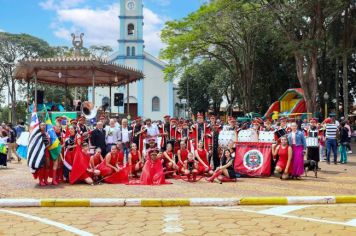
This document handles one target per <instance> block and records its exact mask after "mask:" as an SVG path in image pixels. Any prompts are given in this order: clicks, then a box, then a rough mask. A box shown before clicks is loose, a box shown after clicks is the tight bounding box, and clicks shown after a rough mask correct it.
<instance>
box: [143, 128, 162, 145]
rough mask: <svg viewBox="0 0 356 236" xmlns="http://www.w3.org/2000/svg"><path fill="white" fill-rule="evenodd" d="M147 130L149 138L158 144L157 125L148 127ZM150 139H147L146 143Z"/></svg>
mask: <svg viewBox="0 0 356 236" xmlns="http://www.w3.org/2000/svg"><path fill="white" fill-rule="evenodd" d="M145 128H146V129H147V136H149V137H152V138H154V139H155V140H156V143H157V136H158V134H159V130H158V127H157V125H155V124H151V126H150V127H148V126H147V125H146V126H145ZM148 139H149V138H148V137H147V138H146V141H148Z"/></svg>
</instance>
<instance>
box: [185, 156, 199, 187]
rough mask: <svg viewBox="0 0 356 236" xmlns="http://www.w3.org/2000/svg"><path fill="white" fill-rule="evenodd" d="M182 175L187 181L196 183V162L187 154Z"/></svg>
mask: <svg viewBox="0 0 356 236" xmlns="http://www.w3.org/2000/svg"><path fill="white" fill-rule="evenodd" d="M183 171H184V175H186V176H187V177H188V181H189V182H190V181H191V180H193V182H195V181H196V178H197V175H198V162H197V161H196V160H195V159H194V154H193V153H191V152H190V153H189V154H188V156H187V159H186V160H185V161H184V169H183Z"/></svg>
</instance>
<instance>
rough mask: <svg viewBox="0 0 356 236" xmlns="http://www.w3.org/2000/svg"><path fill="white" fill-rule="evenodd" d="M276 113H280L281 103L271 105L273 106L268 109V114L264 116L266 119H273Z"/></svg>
mask: <svg viewBox="0 0 356 236" xmlns="http://www.w3.org/2000/svg"><path fill="white" fill-rule="evenodd" d="M274 111H278V112H279V101H276V102H274V103H272V104H271V106H270V107H269V108H268V110H267V112H266V114H265V115H264V117H271V116H272V113H273V112H274Z"/></svg>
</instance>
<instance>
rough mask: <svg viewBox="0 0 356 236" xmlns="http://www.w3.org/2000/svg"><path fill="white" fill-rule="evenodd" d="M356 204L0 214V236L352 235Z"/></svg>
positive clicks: (33, 210)
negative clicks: (39, 235) (75, 235)
mask: <svg viewBox="0 0 356 236" xmlns="http://www.w3.org/2000/svg"><path fill="white" fill-rule="evenodd" d="M355 219H356V205H327V206H325V205H318V206H292V207H291V206H277V207H276V206H259V207H257V206H254V207H241V206H238V207H204V208H198V207H197V208H193V209H192V208H189V207H183V208H10V209H0V235H38V234H43V235H61V236H62V235H74V234H79V235H356V221H355Z"/></svg>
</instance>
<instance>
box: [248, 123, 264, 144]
mask: <svg viewBox="0 0 356 236" xmlns="http://www.w3.org/2000/svg"><path fill="white" fill-rule="evenodd" d="M260 126H261V124H260V122H259V121H258V120H253V121H252V127H251V128H250V131H251V133H250V142H258V136H259V131H260V129H261V127H260Z"/></svg>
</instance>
